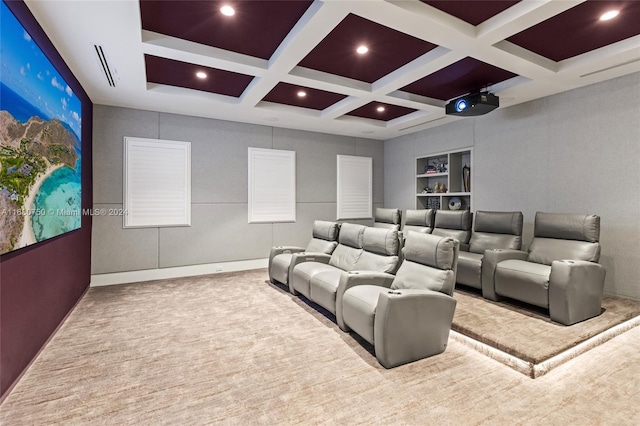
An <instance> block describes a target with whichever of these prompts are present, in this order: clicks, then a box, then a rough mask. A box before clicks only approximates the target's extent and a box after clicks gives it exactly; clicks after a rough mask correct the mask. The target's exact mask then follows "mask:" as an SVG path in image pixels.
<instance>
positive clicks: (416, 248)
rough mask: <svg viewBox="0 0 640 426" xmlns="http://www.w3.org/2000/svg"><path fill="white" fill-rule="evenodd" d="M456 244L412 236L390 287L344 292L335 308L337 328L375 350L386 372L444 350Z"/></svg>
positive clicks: (450, 240) (450, 315)
mask: <svg viewBox="0 0 640 426" xmlns="http://www.w3.org/2000/svg"><path fill="white" fill-rule="evenodd" d="M458 244H459V243H458V241H457V240H455V239H453V238H449V237H438V236H435V235H431V234H423V233H417V232H411V233H409V234H408V235H407V239H406V244H405V247H404V248H403V249H402V250H403V252H404V258H405V260H404V262H403V263H402V265H401V266H400V269H399V270H398V272H397V274H396V277H395V279H394V280H393V282H392V284H391V288H390V289H388V288H386V285H385V283H382V282H380V283H372V284H377V285H361V286H357V287H351V288H348V289H347V290H346V291H345V292H344V295H343V297H342V303H341V305H339V311H340V312H339V315H337V316H336V317H337V318H338V325H339V326H340V328H341V329H342V330H344V331H349V330H353V331H355V332H356V333H357V334H359V335H360V336H361V337H362V338H363V339H365V340H366V341H367V342H369V343H371V344H373V345H374V347H375V353H376V358H377V359H378V361H379V362H380V364H382V365H383V366H384V367H386V368H392V367H396V366H398V365H402V364H406V363H408V362H413V361H417V360H419V359H422V358H426V357H429V356H432V355H436V354H439V353H442V352H444V350H445V349H446V346H447V342H448V339H449V331H450V330H451V323H452V322H453V315H454V313H455V307H456V301H455V299H454V298H453V297H452V294H453V289H454V286H455V281H456V278H455V276H456V263H457V258H458V250H459V245H458Z"/></svg>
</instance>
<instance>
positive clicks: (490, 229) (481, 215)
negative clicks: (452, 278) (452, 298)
mask: <svg viewBox="0 0 640 426" xmlns="http://www.w3.org/2000/svg"><path fill="white" fill-rule="evenodd" d="M474 216H475V224H474V225H473V233H472V234H471V239H470V240H469V251H468V252H467V251H460V256H459V257H458V275H457V277H458V278H457V282H458V284H464V285H467V286H469V287H474V288H477V289H481V288H482V258H483V257H484V252H485V250H492V249H511V250H520V249H521V248H522V212H489V211H476V212H475V214H474Z"/></svg>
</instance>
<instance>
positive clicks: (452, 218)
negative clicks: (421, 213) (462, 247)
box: [435, 210, 471, 231]
mask: <svg viewBox="0 0 640 426" xmlns="http://www.w3.org/2000/svg"><path fill="white" fill-rule="evenodd" d="M435 227H436V228H445V229H459V230H462V231H469V230H470V229H471V212H470V211H469V210H438V211H437V212H436V226H435Z"/></svg>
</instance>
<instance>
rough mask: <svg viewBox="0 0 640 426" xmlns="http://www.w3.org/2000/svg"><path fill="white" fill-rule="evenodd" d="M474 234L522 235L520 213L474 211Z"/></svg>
mask: <svg viewBox="0 0 640 426" xmlns="http://www.w3.org/2000/svg"><path fill="white" fill-rule="evenodd" d="M475 217H476V223H475V225H474V231H475V232H490V233H493V234H511V235H522V212H488V211H476V213H475Z"/></svg>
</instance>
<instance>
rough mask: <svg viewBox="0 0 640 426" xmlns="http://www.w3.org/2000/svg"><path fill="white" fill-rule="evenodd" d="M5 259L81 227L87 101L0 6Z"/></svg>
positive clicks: (0, 187) (0, 238)
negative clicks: (83, 138)
mask: <svg viewBox="0 0 640 426" xmlns="http://www.w3.org/2000/svg"><path fill="white" fill-rule="evenodd" d="M0 7H1V8H2V9H1V10H0V21H1V22H0V58H1V63H0V66H1V67H2V68H1V72H0V254H4V253H7V252H10V251H13V250H17V249H19V248H22V247H26V246H28V245H31V244H35V243H38V242H41V241H44V240H46V239H49V238H53V237H55V236H58V235H60V234H64V233H66V232H70V231H73V230H75V229H78V228H80V224H81V219H82V203H81V191H82V181H81V175H82V168H81V162H82V154H81V146H82V143H81V142H82V141H81V135H82V132H81V125H82V117H81V114H82V102H81V100H80V99H79V98H78V96H76V94H74V92H73V90H72V89H71V87H69V85H68V84H67V82H66V81H65V80H64V78H62V76H61V75H60V73H59V72H58V70H56V68H55V67H54V66H53V65H52V63H51V61H50V60H49V58H47V56H46V55H45V54H44V53H43V51H42V50H41V49H40V47H38V43H37V42H36V40H34V39H33V38H32V36H31V35H30V34H29V31H27V29H25V27H24V26H23V25H22V24H21V23H20V21H19V20H18V19H17V18H16V16H15V15H14V14H13V13H12V12H11V10H10V9H9V8H8V7H7V5H6V4H5V2H4V1H2V2H0Z"/></svg>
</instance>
